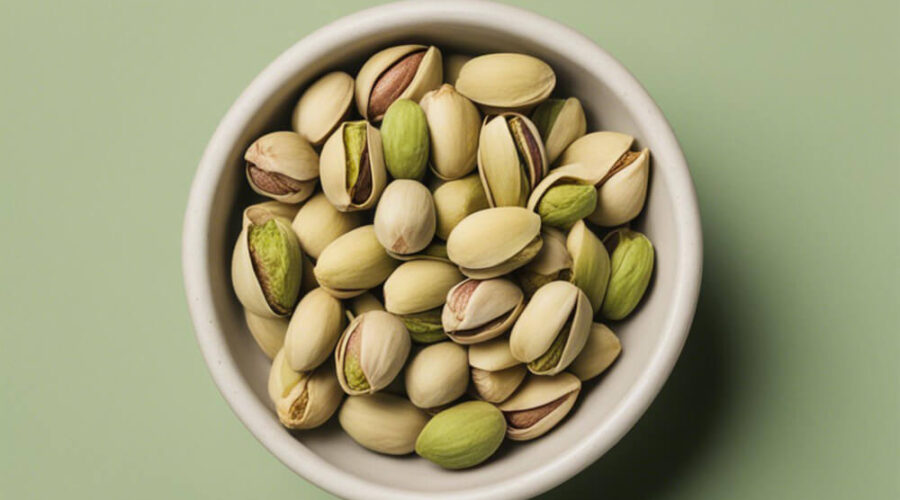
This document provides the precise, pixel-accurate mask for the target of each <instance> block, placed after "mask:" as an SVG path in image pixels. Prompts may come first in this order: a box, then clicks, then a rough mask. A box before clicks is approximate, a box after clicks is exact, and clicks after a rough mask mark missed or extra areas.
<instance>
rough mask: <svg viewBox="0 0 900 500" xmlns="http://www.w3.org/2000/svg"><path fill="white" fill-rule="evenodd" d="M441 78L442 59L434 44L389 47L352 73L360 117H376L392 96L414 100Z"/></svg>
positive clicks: (434, 85) (382, 111)
mask: <svg viewBox="0 0 900 500" xmlns="http://www.w3.org/2000/svg"><path fill="white" fill-rule="evenodd" d="M442 80H443V62H442V61H441V51H440V50H438V48H437V47H434V46H431V47H426V46H424V45H398V46H395V47H389V48H387V49H384V50H382V51H380V52H377V53H376V54H375V55H373V56H372V57H370V58H369V60H367V61H366V62H365V64H363V66H362V68H360V70H359V73H358V74H357V75H356V107H357V109H358V110H359V114H360V115H362V116H363V117H364V118H367V119H369V120H370V121H373V122H375V121H379V120H381V118H382V116H383V115H384V112H385V111H386V110H387V108H388V107H389V106H390V104H391V103H392V102H394V101H395V100H396V99H402V98H408V99H412V100H413V101H418V100H419V99H421V98H422V96H423V95H425V93H426V92H428V91H429V90H431V89H434V88H437V87H438V85H440V84H441V81H442Z"/></svg>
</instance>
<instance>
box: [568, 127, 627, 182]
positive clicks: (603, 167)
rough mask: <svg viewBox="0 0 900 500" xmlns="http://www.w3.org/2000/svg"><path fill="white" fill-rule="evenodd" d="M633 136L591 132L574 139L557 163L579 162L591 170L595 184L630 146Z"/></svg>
mask: <svg viewBox="0 0 900 500" xmlns="http://www.w3.org/2000/svg"><path fill="white" fill-rule="evenodd" d="M633 143H634V137H632V136H630V135H627V134H620V133H619V132H592V133H590V134H587V135H585V136H582V137H580V138H579V139H577V140H575V142H573V143H572V144H571V145H569V147H568V148H566V150H565V151H563V154H562V156H560V158H559V161H558V162H557V163H558V164H559V165H569V164H572V163H580V164H583V165H584V166H586V167H587V168H588V169H590V170H591V171H592V172H593V179H592V183H593V184H596V183H597V182H599V181H600V179H602V178H603V176H605V175H606V173H607V172H608V171H609V169H611V168H612V166H613V165H614V164H615V163H616V161H617V160H618V159H619V158H620V157H621V156H622V155H623V154H625V153H626V152H628V150H629V149H630V148H631V145H632V144H633Z"/></svg>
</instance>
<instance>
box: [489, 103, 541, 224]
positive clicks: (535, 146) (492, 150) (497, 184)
mask: <svg viewBox="0 0 900 500" xmlns="http://www.w3.org/2000/svg"><path fill="white" fill-rule="evenodd" d="M546 173H547V155H546V153H545V152H544V145H543V142H542V141H541V135H540V133H538V130H537V127H535V126H534V124H533V123H531V120H529V119H528V118H526V117H525V116H523V115H520V114H517V113H503V114H500V115H492V116H488V117H487V118H485V119H484V125H483V126H482V127H481V137H480V138H479V140H478V175H479V176H480V177H481V183H482V185H483V186H484V192H485V194H486V195H487V199H488V203H489V204H490V205H491V206H492V207H504V206H519V207H523V206H525V203H526V202H527V201H528V195H529V194H530V193H531V190H532V189H534V187H535V186H536V185H537V183H538V182H540V180H541V179H542V178H543V177H544V175H545V174H546Z"/></svg>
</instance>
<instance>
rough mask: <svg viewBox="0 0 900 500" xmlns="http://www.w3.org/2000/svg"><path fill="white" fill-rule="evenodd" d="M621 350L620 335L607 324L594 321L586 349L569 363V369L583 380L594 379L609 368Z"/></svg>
mask: <svg viewBox="0 0 900 500" xmlns="http://www.w3.org/2000/svg"><path fill="white" fill-rule="evenodd" d="M621 352H622V343H621V342H619V337H616V334H615V333H613V331H612V330H610V329H609V327H607V326H606V325H603V324H601V323H594V324H592V325H591V334H590V335H589V336H588V340H587V343H586V344H585V345H584V349H582V350H581V354H579V355H578V357H577V358H575V361H573V362H572V364H571V365H569V371H570V372H572V373H574V374H575V376H576V377H578V378H579V379H581V381H585V380H589V379H592V378H594V377H596V376H597V375H600V374H601V373H603V372H604V371H605V370H606V369H607V368H609V365H611V364H612V363H613V361H615V360H616V358H618V357H619V354H620V353H621Z"/></svg>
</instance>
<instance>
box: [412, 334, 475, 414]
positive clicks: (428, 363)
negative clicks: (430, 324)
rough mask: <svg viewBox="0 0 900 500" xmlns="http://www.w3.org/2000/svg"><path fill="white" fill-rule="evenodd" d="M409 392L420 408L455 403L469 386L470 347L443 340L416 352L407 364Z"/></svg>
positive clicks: (413, 401)
mask: <svg viewBox="0 0 900 500" xmlns="http://www.w3.org/2000/svg"><path fill="white" fill-rule="evenodd" d="M404 380H405V381H406V393H407V395H408V396H409V400H410V401H412V403H413V404H414V405H416V406H418V407H419V408H434V407H436V406H441V405H445V404H447V403H450V402H453V401H455V400H456V399H458V398H459V397H460V396H462V395H463V394H465V392H466V388H467V387H468V386H469V362H468V356H467V354H466V348H465V347H463V346H461V345H459V344H455V343H453V342H439V343H437V344H432V345H430V346H428V347H425V348H424V349H422V350H421V351H419V352H418V353H416V354H415V355H414V356H413V357H412V360H410V362H409V366H407V367H406V376H405V378H404Z"/></svg>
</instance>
